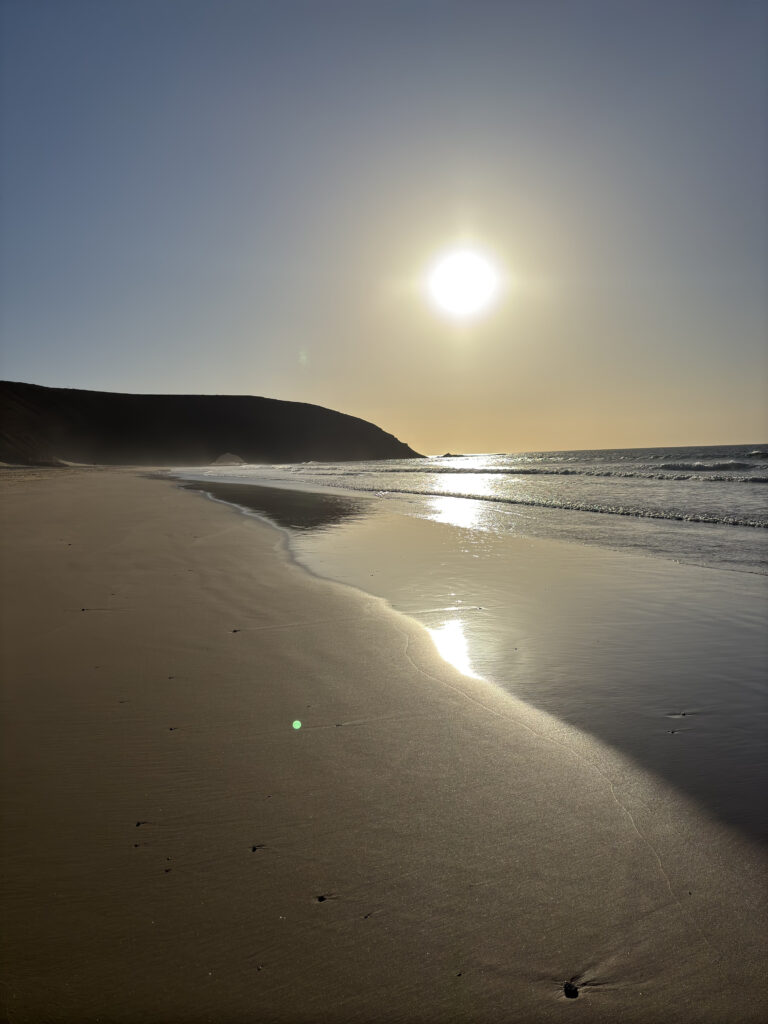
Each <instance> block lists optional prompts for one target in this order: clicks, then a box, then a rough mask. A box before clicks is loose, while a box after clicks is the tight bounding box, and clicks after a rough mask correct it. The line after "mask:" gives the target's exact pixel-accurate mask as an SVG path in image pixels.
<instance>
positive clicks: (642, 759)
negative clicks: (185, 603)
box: [177, 444, 768, 841]
mask: <svg viewBox="0 0 768 1024" xmlns="http://www.w3.org/2000/svg"><path fill="white" fill-rule="evenodd" d="M177 474H178V475H179V476H183V477H185V478H186V479H188V480H197V481H198V484H197V486H199V487H201V488H203V489H204V490H207V491H208V492H209V493H210V494H211V495H212V496H213V497H215V498H217V499H218V500H224V501H229V502H231V503H233V504H236V505H238V506H239V507H240V508H242V509H244V510H248V511H250V512H252V513H253V512H255V513H257V514H260V515H263V516H265V517H266V518H268V519H270V520H271V521H272V522H273V523H276V524H277V525H279V526H281V527H283V528H285V529H286V530H287V533H288V536H289V541H290V545H291V549H292V552H293V554H294V557H296V558H297V560H298V561H299V562H301V563H302V564H304V565H305V566H306V567H307V568H309V569H310V570H312V571H313V572H315V573H317V574H318V575H323V576H326V577H329V578H331V579H335V580H338V581H340V582H343V583H347V584H350V585H353V586H355V587H358V588H360V589H363V590H366V591H368V592H370V593H373V594H375V595H377V596H380V597H383V598H385V599H386V600H387V601H389V602H390V603H391V604H392V605H393V606H394V607H396V608H397V609H398V610H400V611H403V612H405V613H406V614H408V615H411V616H413V617H414V618H417V619H418V620H419V621H421V622H422V623H423V624H424V625H425V626H426V628H427V629H429V630H430V632H431V634H432V636H433V639H434V641H435V644H436V646H437V648H438V650H439V651H440V652H441V654H442V655H443V656H444V657H445V658H446V659H447V660H449V661H451V662H452V663H453V664H454V665H455V666H456V667H457V668H459V670H460V671H463V672H465V673H467V674H470V675H474V676H479V677H481V678H483V679H486V680H488V682H489V684H491V685H497V686H501V687H502V688H504V689H505V690H507V691H508V692H510V693H512V694H514V695H515V696H516V697H519V698H521V699H523V700H525V701H527V702H529V703H531V704H533V705H535V706H537V707H539V708H541V709H543V710H545V711H547V712H549V713H551V714H553V715H556V716H557V717H559V718H561V719H562V720H564V721H567V722H569V723H570V724H572V725H574V726H576V727H577V728H579V729H582V730H584V731H586V732H589V733H591V734H593V735H596V736H598V737H599V738H600V739H602V740H603V741H605V742H607V743H609V744H611V745H612V746H614V747H615V748H617V749H619V750H621V751H622V753H624V754H625V755H627V756H629V757H630V758H632V759H634V760H635V761H637V762H638V763H639V764H641V765H642V766H643V767H644V768H646V769H648V770H650V771H652V772H654V773H656V774H657V775H659V776H661V777H663V778H664V779H665V780H666V781H668V782H670V783H672V784H673V785H675V786H677V787H678V788H679V789H681V790H683V791H685V792H686V793H687V795H688V796H691V797H693V798H695V799H696V800H697V801H699V803H700V804H701V805H702V807H704V808H705V809H706V810H707V812H708V813H711V814H713V815H714V816H716V817H718V818H720V819H721V820H722V821H724V822H726V823H727V824H729V825H733V826H736V827H737V828H739V829H740V830H742V831H743V832H745V833H746V834H748V835H749V836H750V837H752V838H755V839H758V840H761V841H765V840H767V839H768V821H767V818H766V809H765V793H766V791H768V683H767V671H766V670H767V669H768V645H767V643H766V634H767V632H768V631H766V628H765V627H766V625H768V530H766V527H767V526H768V509H767V508H766V504H765V498H764V495H765V494H766V493H768V492H767V491H766V487H765V485H766V482H768V445H760V444H748V445H740V446H717V447H700V448H662V449H627V450H605V451H578V452H576V451H572V452H568V451H563V452H538V453H523V454H512V455H509V454H491V455H468V456H453V455H450V456H449V455H446V456H442V457H434V458H426V459H408V460H396V461H395V460H393V461H386V462H359V463H337V464H328V463H322V464H320V463H303V464H297V465H284V466H236V467H200V468H199V469H185V470H179V471H177Z"/></svg>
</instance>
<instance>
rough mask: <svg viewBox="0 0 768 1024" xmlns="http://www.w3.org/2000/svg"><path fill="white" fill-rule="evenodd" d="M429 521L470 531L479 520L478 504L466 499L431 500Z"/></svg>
mask: <svg viewBox="0 0 768 1024" xmlns="http://www.w3.org/2000/svg"><path fill="white" fill-rule="evenodd" d="M430 512H431V515H430V517H429V518H430V519H432V520H433V521H434V522H436V523H448V524H449V525H450V526H463V527H464V528H465V529H468V530H470V529H472V527H474V526H477V523H478V520H479V518H480V503H479V502H477V501H472V500H470V499H468V498H431V499H430Z"/></svg>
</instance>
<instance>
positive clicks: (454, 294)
mask: <svg viewBox="0 0 768 1024" xmlns="http://www.w3.org/2000/svg"><path fill="white" fill-rule="evenodd" d="M427 288H428V291H429V294H430V296H431V297H432V301H433V302H434V303H435V305H436V306H437V307H438V309H440V310H442V312H444V313H447V314H448V315H449V316H452V317H456V318H464V317H471V316H476V315H477V314H479V313H482V312H483V311H484V310H486V309H488V308H489V307H490V306H491V305H492V304H493V302H494V300H495V298H496V296H497V294H498V291H499V274H498V271H497V270H496V268H495V267H494V265H493V264H492V263H491V262H490V260H488V259H487V258H486V257H485V256H483V255H481V254H480V253H479V252H475V251H474V250H472V249H457V250H454V251H453V252H449V253H446V254H445V255H443V256H441V257H440V258H439V259H438V260H437V262H436V263H435V265H434V266H433V267H432V270H431V271H430V272H429V277H428V279H427Z"/></svg>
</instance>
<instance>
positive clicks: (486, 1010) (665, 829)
mask: <svg viewBox="0 0 768 1024" xmlns="http://www.w3.org/2000/svg"><path fill="white" fill-rule="evenodd" d="M58 473H59V471H57V470H53V471H47V472H39V471H38V472H36V473H35V476H34V478H32V479H26V480H24V479H21V478H18V477H17V478H16V480H15V482H13V481H12V482H11V485H10V486H9V487H8V488H7V492H6V495H5V498H4V501H3V520H4V523H3V527H4V528H3V537H4V552H3V567H4V578H5V580H6V584H5V586H4V594H3V598H4V601H3V611H2V627H3V634H4V645H3V646H4V654H3V663H2V664H3V687H4V693H3V706H4V715H3V747H4V750H3V759H4V769H5V771H4V778H6V779H11V780H12V782H11V783H10V784H4V786H3V790H2V799H3V804H2V818H3V820H2V824H3V826H4V828H3V835H4V838H3V840H2V856H3V868H4V875H5V877H6V878H7V879H8V888H7V890H6V893H5V895H4V897H3V904H4V907H3V909H4V914H5V921H6V924H5V929H4V944H5V949H4V961H5V965H4V970H3V975H4V981H5V985H4V992H5V997H6V999H7V1013H8V1015H9V1017H11V1018H12V1019H13V1020H14V1021H25V1020H26V1021H37V1020H40V1019H45V1020H49V1021H62V1022H63V1021H69V1020H80V1021H90V1020H95V1019H96V1018H97V1017H99V1016H101V1017H102V1018H107V1019H109V1020H114V1021H121V1022H122V1021H125V1022H132V1021H162V1020H174V1021H179V1022H184V1021H199V1020H203V1019H215V1020H217V1021H221V1022H223V1024H226V1022H228V1021H235V1020H240V1021H242V1020H248V1021H261V1020H264V1021H301V1020H306V1021H310V1020H313V1021H366V1020H370V1021H374V1020H381V1021H389V1020H396V1019H400V1020H409V1021H411V1020H412V1021H433V1020H434V1021H441V1020H442V1021H444V1020H452V1021H457V1022H460V1021H476V1022H483V1021H486V1020H487V1021H520V1024H523V1022H525V1024H536V1022H537V1021H542V1022H547V1021H550V1020H551V1021H555V1020H560V1019H561V1017H562V1014H563V1012H564V1009H565V1006H568V1007H569V1008H570V1007H573V1012H577V1013H579V1014H580V1015H581V1016H582V1017H584V1015H585V1014H587V1013H588V1015H589V1019H590V1020H591V1021H605V1022H606V1024H607V1022H609V1021H610V1022H614V1021H616V1020H619V1019H621V1020H622V1021H627V1022H635V1021H636V1022H638V1024H653V1022H656V1021H661V1020H663V1021H669V1022H674V1021H677V1022H680V1024H683V1022H688V1021H691V1022H693V1021H696V1022H700V1021H712V1022H713V1024H714V1022H722V1021H723V1020H725V1019H728V1020H740V1021H758V1020H761V1019H762V1018H763V1017H764V1015H765V1014H766V1011H767V1010H768V1005H767V1000H766V996H765V994H764V986H763V984H762V975H763V968H764V957H765V939H764V935H763V926H764V924H765V922H766V916H765V907H764V904H762V902H761V900H762V899H763V898H764V895H765V883H764V876H763V871H764V861H763V858H762V857H761V856H759V855H758V853H757V852H756V851H755V850H753V849H752V848H750V847H749V845H748V844H747V843H746V842H744V841H743V840H742V839H741V838H740V837H738V836H736V835H735V834H734V833H732V832H729V831H728V830H726V829H723V828H720V827H718V826H715V825H714V824H713V823H711V822H708V821H705V820H704V819H703V818H702V817H701V815H700V814H699V813H698V812H697V810H696V809H695V808H693V807H692V806H691V805H689V804H687V803H686V802H685V801H683V800H682V799H681V798H679V797H678V796H677V795H676V794H674V793H673V792H671V791H670V790H668V789H667V788H666V787H665V786H664V785H662V784H661V783H660V782H659V780H656V779H652V778H650V777H648V776H646V775H644V774H643V773H642V772H640V771H638V770H637V769H635V768H634V767H633V766H632V765H630V764H629V763H628V762H626V761H624V760H622V759H621V758H620V757H619V756H618V755H616V754H615V753H614V752H612V751H609V750H608V749H607V748H605V747H603V746H602V745H601V744H599V743H597V742H595V741H594V740H592V739H591V738H590V737H588V736H586V735H585V734H583V733H579V732H578V731H577V730H575V729H573V728H571V727H568V726H565V725H562V724H561V723H558V722H557V721H555V720H554V719H552V718H551V717H550V716H548V715H545V714H543V713H542V712H537V711H535V710H533V709H530V708H527V707H526V706H525V705H523V704H522V702H520V701H518V700H516V699H515V698H513V697H511V696H509V695H508V694H504V693H503V692H502V691H500V690H499V689H498V688H497V687H493V686H492V685H491V684H488V683H485V682H483V681H481V680H473V679H469V678H467V677H466V676H462V675H460V674H459V673H458V672H456V671H455V670H453V669H452V668H451V667H450V666H449V665H447V664H446V663H445V662H443V661H442V660H441V659H440V657H439V656H438V655H437V653H436V652H435V650H434V647H433V645H432V642H431V640H430V638H429V635H428V634H427V632H426V631H425V630H424V629H423V628H422V627H420V626H418V625H417V624H416V623H414V622H413V621H411V620H409V619H407V618H405V617H404V616H402V615H400V614H398V613H396V612H394V611H392V610H390V609H388V608H387V607H386V606H385V604H384V603H383V602H382V601H381V600H379V599H377V598H373V597H368V596H366V595H364V594H362V593H359V592H357V591H352V590H351V589H350V588H348V587H340V586H337V585H335V584H334V583H332V582H328V581H325V580H321V579H319V578H317V577H315V576H313V575H312V574H310V573H308V572H306V571H305V570H303V569H302V568H300V567H299V566H298V565H296V564H295V563H294V562H293V561H292V560H290V559H289V558H288V557H287V556H286V553H285V552H284V551H283V550H282V544H283V541H282V537H281V535H280V534H279V533H278V532H277V531H275V530H274V529H273V528H272V527H269V526H267V525H265V524H260V523H258V522H256V521H255V520H254V519H253V518H252V517H246V516H243V515H241V514H240V513H239V512H237V511H236V510H234V509H228V508H225V507H222V506H221V505H218V506H217V505H216V504H215V503H213V502H205V501H202V500H200V498H199V497H198V496H196V495H190V494H185V493H184V491H183V489H181V488H179V487H177V486H176V485H175V483H174V482H173V481H164V480H159V479H155V480H150V479H147V478H145V477H142V476H139V475H137V473H136V472H132V471H114V470H102V471H99V472H97V473H93V472H90V473H89V472H82V473H81V472H78V471H66V476H61V475H57V474H58ZM81 609H84V610H81ZM298 720H300V721H301V722H302V727H301V728H300V729H294V728H293V727H292V723H293V722H294V721H298ZM136 844H138V845H136ZM566 981H569V982H572V983H573V984H575V985H576V986H577V987H578V989H579V998H578V999H575V1000H570V999H569V1000H566V996H565V994H564V989H563V985H564V982H566ZM734 1011H736V1013H737V1014H738V1015H735V1014H734ZM584 1019H586V1018H584Z"/></svg>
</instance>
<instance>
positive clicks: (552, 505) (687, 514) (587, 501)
mask: <svg viewBox="0 0 768 1024" xmlns="http://www.w3.org/2000/svg"><path fill="white" fill-rule="evenodd" d="M184 475H185V476H187V477H189V478H194V479H199V480H209V481H211V482H214V481H217V482H221V483H242V484H246V483H252V484H266V485H269V486H273V487H288V488H299V489H306V490H319V491H329V490H330V491H332V492H335V493H343V494H352V495H355V494H356V495H365V496H375V497H376V499H377V501H378V504H379V505H380V506H382V505H384V504H386V506H387V507H388V508H390V509H392V510H393V511H397V512H399V513H401V514H405V515H411V516H416V517H420V518H425V519H432V520H435V521H438V522H452V523H454V525H457V526H461V527H464V528H466V529H472V530H481V531H485V532H491V533H497V534H500V535H505V534H509V533H516V534H523V535H526V534H527V535H530V536H536V537H549V538H553V539H559V540H573V541H576V542H584V543H590V544H597V545H600V546H603V547H608V548H617V549H632V550H635V551H640V552H644V553H647V554H652V555H657V556H661V557H666V558H672V559H675V560H678V561H682V562H691V563H694V564H697V565H708V566H713V567H715V568H723V569H735V570H741V571H746V572H760V573H768V534H766V533H764V532H763V531H764V530H765V529H766V527H768V503H766V495H767V494H768V491H766V486H765V485H766V484H768V445H759V444H748V445H719V446H714V447H712V446H709V447H698V448H695V447H686V448H634V449H613V450H611V449H607V450H600V451H561V452H528V453H523V454H518V455H514V454H513V455H504V454H496V455H462V456H448V455H446V456H442V457H430V458H424V459H405V460H400V459H398V460H390V461H384V462H353V463H350V462H343V463H312V462H309V463H299V464H295V465H282V466H228V467H206V468H201V469H200V470H199V471H190V472H187V471H185V472H184ZM451 499H456V500H453V501H452V500H451Z"/></svg>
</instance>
